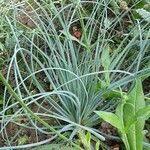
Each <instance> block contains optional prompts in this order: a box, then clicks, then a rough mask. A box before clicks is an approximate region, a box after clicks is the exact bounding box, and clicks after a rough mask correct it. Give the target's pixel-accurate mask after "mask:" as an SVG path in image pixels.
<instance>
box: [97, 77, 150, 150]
mask: <svg viewBox="0 0 150 150" xmlns="http://www.w3.org/2000/svg"><path fill="white" fill-rule="evenodd" d="M96 113H97V114H98V115H99V116H100V118H102V119H103V120H105V121H107V122H108V123H110V124H111V125H113V126H114V127H116V128H117V129H118V131H119V132H120V136H121V138H122V141H123V142H124V144H125V147H126V149H127V150H143V144H144V135H143V129H144V124H145V120H146V119H147V118H148V117H149V115H150V106H145V100H144V95H143V90H142V84H141V80H140V79H137V81H136V84H135V86H134V88H133V89H132V90H131V91H130V93H129V94H128V95H127V97H126V98H125V99H123V100H122V102H121V103H120V104H119V105H118V107H117V109H116V114H113V113H110V112H103V111H97V112H96Z"/></svg>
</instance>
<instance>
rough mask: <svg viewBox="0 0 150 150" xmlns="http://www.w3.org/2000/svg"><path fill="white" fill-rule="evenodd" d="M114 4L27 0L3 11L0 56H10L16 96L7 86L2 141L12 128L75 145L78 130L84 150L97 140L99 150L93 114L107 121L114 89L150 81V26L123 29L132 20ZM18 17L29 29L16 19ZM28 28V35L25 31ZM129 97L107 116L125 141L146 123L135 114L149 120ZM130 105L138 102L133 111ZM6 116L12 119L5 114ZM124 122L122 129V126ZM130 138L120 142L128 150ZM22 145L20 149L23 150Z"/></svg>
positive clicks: (116, 92) (10, 78)
mask: <svg viewBox="0 0 150 150" xmlns="http://www.w3.org/2000/svg"><path fill="white" fill-rule="evenodd" d="M112 2H113V3H110V1H104V0H98V1H80V0H79V1H70V0H68V1H53V0H50V1H48V0H47V1H40V2H39V1H36V0H35V1H34V2H33V1H32V0H30V1H23V2H21V3H20V2H18V1H17V3H15V2H14V3H13V2H12V3H7V4H6V6H5V7H1V8H4V9H5V8H6V11H4V10H3V13H2V14H3V15H2V16H1V18H2V19H3V20H2V25H1V30H0V31H1V32H2V33H0V34H1V35H0V38H1V37H2V38H1V41H0V42H1V46H0V49H1V51H4V50H5V51H9V55H8V57H9V59H8V60H9V63H7V64H8V68H7V75H6V80H7V81H9V83H10V84H11V85H13V89H12V87H11V86H10V85H9V84H8V83H7V82H4V83H5V90H4V94H3V95H4V96H3V98H2V99H3V100H2V102H3V108H4V110H2V111H1V122H2V127H3V128H2V129H1V130H0V134H2V135H5V134H6V133H5V127H6V126H7V124H9V122H14V123H16V124H17V125H18V126H21V127H22V128H26V129H32V131H33V132H34V131H35V132H36V134H37V133H38V134H40V133H42V134H43V133H44V134H50V135H52V136H53V138H54V139H55V138H57V139H59V138H61V139H63V140H64V141H67V142H68V139H69V142H70V141H71V142H72V143H73V141H74V140H76V135H79V134H81V133H80V131H81V130H83V131H84V132H83V135H82V134H81V135H80V136H81V137H83V138H81V140H82V144H83V145H84V146H85V147H86V146H87V147H88V148H89V147H90V146H91V145H92V144H91V143H92V142H93V136H95V137H96V138H97V141H95V143H96V145H94V146H93V145H92V146H93V147H94V148H95V149H96V150H98V148H99V140H101V141H104V140H105V136H104V135H101V134H100V133H99V131H98V130H97V129H93V128H94V127H95V126H96V125H97V124H99V118H98V117H97V115H95V113H94V111H96V110H101V113H100V114H101V115H102V118H104V119H107V117H105V112H102V111H105V110H107V111H112V110H114V109H115V107H116V105H117V104H118V100H119V99H120V98H122V93H121V92H120V90H118V89H121V91H125V90H126V89H128V88H129V86H128V83H129V82H133V81H134V79H135V77H137V76H138V77H141V76H145V75H146V76H149V75H150V68H148V67H145V63H147V62H148V61H149V57H147V56H148V55H147V54H149V46H150V42H149V40H148V32H147V31H148V30H149V22H147V23H146V24H142V23H141V22H139V23H138V24H137V22H136V20H134V19H133V20H129V21H131V22H133V24H132V25H130V29H128V27H129V26H128V25H124V23H125V22H124V20H125V19H124V18H126V17H127V16H128V15H130V13H129V14H127V12H125V13H122V12H121V11H120V6H119V1H112ZM136 2H137V1H136ZM129 3H131V4H132V3H133V1H132V2H129ZM116 8H117V10H116ZM87 9H88V11H87ZM128 11H130V9H129V10H128ZM32 15H33V16H32ZM20 16H21V18H26V19H27V22H26V21H25V20H24V19H22V20H20V19H18V17H20ZM127 18H128V17H127ZM129 18H130V17H129ZM24 21H25V22H24ZM31 22H32V25H33V24H34V26H33V27H32V28H30V27H31V26H30V27H29V23H31ZM74 26H77V30H79V31H78V32H80V33H81V37H80V38H76V37H75V36H74V33H73V32H72V28H73V27H74ZM122 27H125V29H122ZM137 31H138V32H137ZM116 32H117V33H121V36H119V37H118V35H117V34H116ZM143 39H144V40H143ZM116 41H117V42H116ZM110 47H111V49H112V51H111V52H110ZM5 58H6V57H2V58H1V60H2V63H1V64H3V63H6V61H5V60H6V59H5ZM4 81H5V80H4ZM134 90H135V91H132V92H131V93H130V94H129V95H127V97H128V99H129V100H126V98H122V100H124V102H123V103H120V104H119V105H118V108H117V111H116V112H118V113H117V114H115V115H114V114H111V113H110V112H109V113H106V116H109V117H110V118H111V119H110V120H108V119H107V121H108V122H110V123H112V124H113V125H114V126H115V127H117V128H118V129H119V130H121V131H122V132H123V135H126V134H125V133H126V131H129V130H130V129H131V128H132V129H135V132H136V130H137V129H136V128H135V126H136V125H137V124H136V122H137V120H139V122H141V124H142V123H143V120H142V119H141V116H140V114H143V115H145V116H146V117H148V116H149V114H147V111H145V110H148V107H143V106H144V105H145V104H142V105H143V106H142V105H139V104H138V102H139V101H140V100H139V99H138V96H133V95H134V94H135V93H136V92H137V89H134ZM140 90H141V89H140ZM140 92H141V91H139V93H140ZM124 95H126V93H125V94H124ZM142 98H143V95H142V96H141V99H142ZM131 99H132V100H134V102H135V99H138V101H137V103H136V104H135V103H134V102H133V101H132V100H131ZM126 101H127V102H126ZM138 106H142V107H143V108H145V110H143V108H140V109H139V107H138ZM33 107H35V108H33ZM135 107H137V108H136V109H138V110H136V109H135ZM9 110H13V112H12V113H11V114H10V115H7V113H6V112H8V111H9ZM134 111H137V114H134V115H133V116H132V115H131V117H130V116H129V117H128V116H127V117H126V116H124V115H123V114H129V112H130V113H133V112H134ZM125 112H126V113H125ZM119 114H120V115H119ZM21 116H25V117H26V118H27V120H28V121H29V123H26V124H24V125H22V124H20V122H19V121H18V120H16V118H18V117H21ZM123 117H124V120H127V121H126V122H127V124H126V123H125V122H124V120H123V119H121V118H123ZM45 118H46V121H45ZM140 119H141V120H140ZM120 120H121V121H120ZM141 124H139V125H140V127H139V129H140V130H141V129H142V125H141ZM122 125H125V126H126V128H125V127H122ZM122 128H123V129H124V128H125V129H124V130H123V129H122ZM124 132H125V133H124ZM86 133H87V134H86ZM7 134H8V135H7V139H6V141H7V143H9V145H8V146H10V145H12V148H14V149H17V148H18V149H19V148H21V146H22V145H19V146H18V147H17V146H14V147H13V144H14V143H15V139H11V137H10V136H9V133H7ZM16 136H17V135H16ZM136 136H137V137H140V134H137V133H136ZM128 138H130V135H129V137H127V135H126V136H125V137H124V136H123V137H122V139H123V140H124V141H125V145H126V146H128V142H126V139H128ZM140 138H142V136H141V137H140ZM22 140H23V141H22ZM22 140H21V142H19V143H21V144H23V143H24V139H22ZM39 142H40V141H38V143H39ZM100 144H101V143H100ZM139 144H140V143H139ZM32 145H33V144H31V145H29V146H32ZM16 147H17V148H16ZM27 147H28V146H27ZM6 148H7V147H6ZM8 149H9V148H8Z"/></svg>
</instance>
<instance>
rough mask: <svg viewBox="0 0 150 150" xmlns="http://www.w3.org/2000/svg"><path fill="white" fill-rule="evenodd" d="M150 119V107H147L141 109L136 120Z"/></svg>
mask: <svg viewBox="0 0 150 150" xmlns="http://www.w3.org/2000/svg"><path fill="white" fill-rule="evenodd" d="M149 117H150V106H145V107H144V108H141V109H139V110H138V111H137V113H136V118H145V120H146V119H148V118H149Z"/></svg>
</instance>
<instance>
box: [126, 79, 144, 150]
mask: <svg viewBox="0 0 150 150" xmlns="http://www.w3.org/2000/svg"><path fill="white" fill-rule="evenodd" d="M128 97H129V99H128V101H127V102H128V103H129V104H131V105H132V106H131V105H130V106H131V107H130V106H129V104H128V107H127V106H126V108H125V109H124V122H125V123H126V124H127V123H128V122H129V123H130V122H132V121H133V120H132V119H133V118H132V117H134V116H135V115H136V112H137V111H138V110H139V109H141V108H143V107H145V101H144V94H143V89H142V83H141V79H137V80H136V84H135V86H134V88H133V89H132V91H131V92H130V93H129V95H128ZM132 109H133V110H132ZM128 111H130V112H129V113H128ZM129 115H130V116H132V117H130V116H129ZM144 123H145V121H144V119H143V118H137V120H136V122H135V124H133V125H132V127H131V128H130V130H129V132H128V134H127V137H128V141H129V143H130V148H131V149H132V150H142V149H143V134H142V130H143V128H144Z"/></svg>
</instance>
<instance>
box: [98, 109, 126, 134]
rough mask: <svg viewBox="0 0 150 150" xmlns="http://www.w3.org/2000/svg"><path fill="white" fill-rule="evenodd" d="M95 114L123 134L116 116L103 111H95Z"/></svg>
mask: <svg viewBox="0 0 150 150" xmlns="http://www.w3.org/2000/svg"><path fill="white" fill-rule="evenodd" d="M95 113H97V114H98V115H99V116H100V118H102V119H103V120H104V121H106V122H108V123H110V124H111V125H112V126H114V127H116V128H117V129H118V130H119V131H120V132H123V127H122V125H121V122H120V120H119V118H118V116H117V115H115V114H113V113H111V112H105V111H95Z"/></svg>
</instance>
